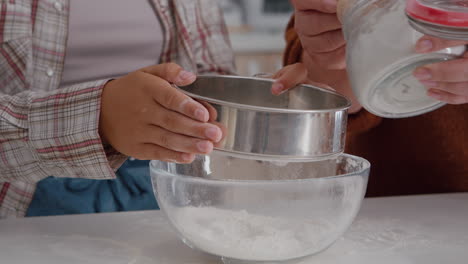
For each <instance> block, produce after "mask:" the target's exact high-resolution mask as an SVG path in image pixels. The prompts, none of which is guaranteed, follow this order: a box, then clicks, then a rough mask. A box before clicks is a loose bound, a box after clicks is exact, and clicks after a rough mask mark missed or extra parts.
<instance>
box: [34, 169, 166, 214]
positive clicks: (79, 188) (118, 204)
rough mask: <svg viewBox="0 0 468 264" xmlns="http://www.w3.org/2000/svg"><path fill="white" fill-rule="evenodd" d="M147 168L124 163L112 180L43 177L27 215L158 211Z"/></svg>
mask: <svg viewBox="0 0 468 264" xmlns="http://www.w3.org/2000/svg"><path fill="white" fill-rule="evenodd" d="M148 165H149V162H148V161H137V160H135V161H130V160H127V161H126V162H125V163H124V165H122V167H121V168H120V169H119V170H118V172H117V179H114V180H90V179H78V178H58V177H48V178H45V179H43V180H42V181H40V182H39V183H38V184H37V189H36V192H35V193H34V196H33V200H32V202H31V205H30V206H29V208H28V211H27V213H26V216H49V215H66V214H85V213H104V212H120V211H137V210H157V209H159V207H158V204H157V202H156V199H155V198H154V194H153V188H152V185H151V178H150V175H149V167H148Z"/></svg>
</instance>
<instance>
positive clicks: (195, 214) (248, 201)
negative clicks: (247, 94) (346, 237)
mask: <svg viewBox="0 0 468 264" xmlns="http://www.w3.org/2000/svg"><path fill="white" fill-rule="evenodd" d="M150 167H151V177H152V182H153V189H154V192H155V195H156V198H157V200H158V203H159V206H160V207H161V209H162V210H163V211H164V212H165V214H166V215H167V217H168V218H169V221H170V223H171V224H172V225H173V227H174V228H175V229H176V231H177V233H178V235H179V236H180V238H181V239H182V240H183V241H184V242H185V243H186V244H187V245H188V246H190V247H192V248H195V249H199V250H202V251H204V252H207V253H210V254H213V255H217V256H221V257H223V260H224V261H225V262H229V263H236V262H237V263H252V262H269V263H271V262H283V261H288V260H294V259H299V258H302V257H305V256H309V255H312V254H315V253H318V252H320V251H322V250H324V249H326V248H327V247H329V246H330V245H331V244H332V243H333V242H335V241H336V240H337V239H338V238H339V237H340V236H341V235H342V234H343V233H344V232H345V231H346V229H347V228H348V227H349V226H350V224H351V223H352V221H353V220H354V218H355V216H356V214H357V212H358V211H359V208H360V206H361V202H362V200H363V197H364V194H365V191H366V187H367V180H368V175H369V170H370V164H369V162H368V161H366V160H364V159H362V158H359V157H355V156H350V155H346V154H344V155H341V156H338V157H337V158H335V159H332V160H322V161H300V162H281V161H262V160H255V159H248V158H238V157H232V156H226V155H225V154H223V153H221V152H214V153H212V154H211V155H210V156H198V157H197V159H196V160H195V161H194V162H193V163H192V164H188V165H187V164H174V163H166V162H161V161H152V162H151V166H150Z"/></svg>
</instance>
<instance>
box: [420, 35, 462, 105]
mask: <svg viewBox="0 0 468 264" xmlns="http://www.w3.org/2000/svg"><path fill="white" fill-rule="evenodd" d="M466 44H468V42H466V41H449V40H442V39H438V38H434V37H429V36H424V37H423V38H421V39H420V40H419V41H418V43H417V45H416V51H418V52H421V53H425V52H434V51H438V50H442V49H445V48H449V47H455V46H463V45H466ZM414 76H415V77H416V78H417V79H419V80H420V81H421V83H423V84H424V85H425V86H426V87H427V88H428V93H427V94H428V95H429V96H431V97H433V98H435V99H437V100H439V101H443V102H446V103H449V104H466V103H468V52H465V54H464V55H463V56H462V57H461V58H460V59H456V60H450V61H445V62H439V63H434V64H429V65H425V66H423V67H420V68H418V69H416V71H415V72H414Z"/></svg>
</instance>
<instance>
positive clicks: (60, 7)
mask: <svg viewBox="0 0 468 264" xmlns="http://www.w3.org/2000/svg"><path fill="white" fill-rule="evenodd" d="M54 7H55V9H56V10H57V11H59V12H62V4H61V3H60V2H55V3H54Z"/></svg>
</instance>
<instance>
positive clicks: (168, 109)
mask: <svg viewBox="0 0 468 264" xmlns="http://www.w3.org/2000/svg"><path fill="white" fill-rule="evenodd" d="M195 79H196V76H195V75H194V74H193V73H190V72H186V71H183V69H182V68H181V67H180V66H178V65H176V64H171V63H169V64H161V65H156V66H150V67H147V68H144V69H141V70H139V71H136V72H133V73H130V74H128V75H126V76H124V77H122V78H119V79H116V80H113V81H110V82H109V83H108V84H107V85H106V86H105V87H104V90H103V93H102V99H101V103H102V105H101V114H100V115H101V116H100V124H99V126H100V127H99V130H100V134H101V137H102V138H103V140H104V141H106V142H107V143H109V144H111V145H112V146H113V147H114V148H115V149H116V150H117V151H119V152H121V153H123V154H125V155H128V156H132V157H135V158H137V159H142V160H163V161H170V162H179V163H190V162H192V161H193V160H194V158H195V155H194V154H208V153H210V152H211V151H212V150H213V143H216V142H218V141H220V140H221V138H222V131H221V129H220V128H219V127H218V126H216V125H214V124H210V123H208V122H209V120H212V119H213V118H210V113H209V112H208V110H207V109H206V108H205V107H204V106H203V105H201V104H200V103H198V102H196V101H195V100H193V99H192V98H190V97H188V96H186V95H185V94H183V93H182V92H180V91H178V90H177V89H176V88H174V87H173V86H171V83H173V84H176V85H179V86H184V85H189V84H191V83H193V82H194V81H195Z"/></svg>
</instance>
